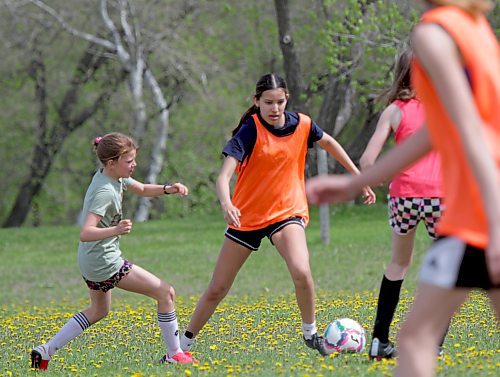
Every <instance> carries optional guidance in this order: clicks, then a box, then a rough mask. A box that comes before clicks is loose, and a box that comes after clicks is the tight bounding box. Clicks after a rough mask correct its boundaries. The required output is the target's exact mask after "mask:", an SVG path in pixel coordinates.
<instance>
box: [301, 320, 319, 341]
mask: <svg viewBox="0 0 500 377" xmlns="http://www.w3.org/2000/svg"><path fill="white" fill-rule="evenodd" d="M317 332H318V330H317V329H316V321H314V322H313V323H304V322H302V333H303V334H304V338H306V339H311V338H312V336H313V335H314V334H316V333H317Z"/></svg>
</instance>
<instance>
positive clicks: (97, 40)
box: [30, 0, 116, 51]
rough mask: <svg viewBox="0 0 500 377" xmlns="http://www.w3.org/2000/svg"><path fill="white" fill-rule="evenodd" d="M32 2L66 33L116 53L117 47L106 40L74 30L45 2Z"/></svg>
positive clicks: (32, 0)
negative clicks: (54, 20)
mask: <svg viewBox="0 0 500 377" xmlns="http://www.w3.org/2000/svg"><path fill="white" fill-rule="evenodd" d="M30 2H31V3H32V4H34V5H36V6H37V7H38V8H40V9H42V10H43V11H45V12H47V13H48V14H50V15H51V16H52V17H54V18H55V19H56V20H57V21H58V22H59V24H60V25H61V26H62V27H63V28H64V29H65V30H66V31H68V32H69V33H70V34H72V35H74V36H75V37H78V38H82V39H85V40H86V41H88V42H91V43H94V44H96V45H99V46H102V47H104V48H106V49H108V50H111V51H114V50H115V49H116V46H115V45H114V44H113V43H111V42H110V41H108V40H106V39H103V38H99V37H96V36H95V35H92V34H89V33H85V32H82V31H80V30H77V29H75V28H73V27H72V26H70V25H69V24H68V23H67V22H66V21H65V20H64V18H62V17H61V16H60V15H59V14H58V13H57V12H56V11H55V10H54V9H53V8H51V7H49V6H48V5H47V4H45V3H44V2H43V1H39V0H30Z"/></svg>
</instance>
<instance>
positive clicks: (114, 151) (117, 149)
mask: <svg viewBox="0 0 500 377" xmlns="http://www.w3.org/2000/svg"><path fill="white" fill-rule="evenodd" d="M93 144H94V149H95V152H96V154H97V158H99V161H101V162H102V163H103V164H105V163H106V161H109V160H117V159H118V158H120V156H121V155H123V154H125V153H129V152H131V151H133V150H136V149H137V143H136V142H135V140H134V139H132V138H131V137H130V136H127V135H124V134H121V133H119V132H112V133H109V134H107V135H104V136H103V137H96V138H95V139H94V142H93Z"/></svg>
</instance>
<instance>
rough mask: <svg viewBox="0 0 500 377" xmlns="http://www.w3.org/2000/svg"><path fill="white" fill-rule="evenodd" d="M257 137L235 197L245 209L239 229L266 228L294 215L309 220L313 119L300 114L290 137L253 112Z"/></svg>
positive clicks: (240, 173)
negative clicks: (308, 174) (307, 186)
mask: <svg viewBox="0 0 500 377" xmlns="http://www.w3.org/2000/svg"><path fill="white" fill-rule="evenodd" d="M252 117H253V119H254V121H255V126H256V129H257V140H256V141H255V146H254V147H253V150H252V153H251V154H250V157H249V158H248V159H246V160H244V161H243V162H242V163H241V164H240V165H238V168H237V173H238V179H237V180H236V186H235V188H234V194H233V198H232V202H233V204H234V205H235V206H236V207H237V208H239V210H240V211H241V218H240V222H241V226H240V227H239V228H237V229H239V230H256V229H261V228H265V227H266V226H268V225H271V224H273V223H275V222H278V221H281V220H285V219H287V218H289V217H291V216H301V217H302V218H303V219H304V222H305V224H307V223H308V222H309V209H308V206H307V199H306V193H305V176H304V170H305V163H306V154H307V140H308V137H309V132H310V130H311V118H309V117H308V116H307V115H304V114H299V124H298V125H297V128H296V129H295V131H294V132H293V133H292V134H290V135H287V136H276V135H273V134H272V133H271V132H270V131H269V130H267V129H266V127H265V126H264V125H263V124H262V123H261V122H260V120H259V117H258V116H257V114H254V115H252Z"/></svg>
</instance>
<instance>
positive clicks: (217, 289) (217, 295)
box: [205, 284, 229, 301]
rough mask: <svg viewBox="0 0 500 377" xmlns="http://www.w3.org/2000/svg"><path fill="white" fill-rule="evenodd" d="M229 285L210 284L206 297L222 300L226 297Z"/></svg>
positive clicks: (210, 299) (212, 299) (211, 299)
mask: <svg viewBox="0 0 500 377" xmlns="http://www.w3.org/2000/svg"><path fill="white" fill-rule="evenodd" d="M228 291H229V287H225V286H222V285H212V284H211V285H210V286H209V287H208V289H207V290H206V291H205V298H206V299H207V300H209V301H220V300H222V299H223V298H224V297H226V295H227V292H228Z"/></svg>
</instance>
